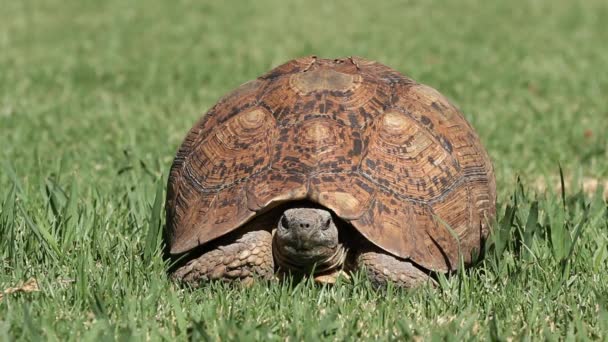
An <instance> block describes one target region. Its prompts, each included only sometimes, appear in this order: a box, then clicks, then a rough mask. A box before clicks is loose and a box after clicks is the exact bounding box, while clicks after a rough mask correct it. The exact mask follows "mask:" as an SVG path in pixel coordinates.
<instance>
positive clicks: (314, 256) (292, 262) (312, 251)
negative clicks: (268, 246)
mask: <svg viewBox="0 0 608 342" xmlns="http://www.w3.org/2000/svg"><path fill="white" fill-rule="evenodd" d="M273 250H274V255H275V258H276V260H277V263H278V264H279V266H281V267H282V268H285V269H288V270H290V271H296V272H309V271H311V270H312V269H315V273H318V272H321V271H324V270H327V269H329V268H335V267H337V266H340V265H341V264H342V262H343V261H344V260H343V257H345V255H346V252H345V250H344V248H343V247H342V245H341V244H340V241H339V240H338V228H337V227H336V224H335V223H334V220H333V218H332V215H331V213H330V212H329V211H328V210H325V209H316V208H291V209H287V210H285V211H284V212H283V215H282V216H281V219H280V220H279V222H278V226H277V229H276V232H275V235H274V243H273Z"/></svg>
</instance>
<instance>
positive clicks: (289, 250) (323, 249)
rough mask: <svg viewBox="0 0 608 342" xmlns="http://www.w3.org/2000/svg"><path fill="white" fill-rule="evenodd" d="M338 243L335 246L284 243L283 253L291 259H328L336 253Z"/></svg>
mask: <svg viewBox="0 0 608 342" xmlns="http://www.w3.org/2000/svg"><path fill="white" fill-rule="evenodd" d="M337 247H338V245H337V244H336V245H333V246H313V247H307V246H290V245H284V246H283V247H282V249H283V251H282V253H281V254H283V255H285V256H288V257H289V258H291V259H300V260H303V261H304V260H306V261H309V262H315V261H319V260H323V259H327V258H328V257H330V256H332V255H333V254H335V253H336V248H337Z"/></svg>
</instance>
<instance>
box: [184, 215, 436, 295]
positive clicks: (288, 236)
mask: <svg viewBox="0 0 608 342" xmlns="http://www.w3.org/2000/svg"><path fill="white" fill-rule="evenodd" d="M264 228H274V227H271V226H270V227H269V226H268V223H265V224H259V223H252V224H250V226H249V227H246V228H245V231H246V233H244V234H243V235H241V236H240V237H238V238H237V239H236V240H235V241H234V242H233V243H229V244H226V245H222V246H219V247H217V248H215V249H213V250H210V251H208V252H205V253H203V254H202V255H200V256H199V257H197V258H195V259H192V260H190V261H189V262H187V263H186V264H185V265H183V266H181V267H179V268H178V269H177V270H176V271H175V272H174V274H173V277H174V278H175V279H178V280H182V281H184V282H187V283H191V284H193V285H198V284H199V283H201V282H208V281H210V280H224V281H234V280H238V281H240V282H242V283H243V284H246V285H248V284H251V283H252V282H253V280H254V278H256V277H257V278H261V279H272V278H273V275H274V272H275V269H278V270H279V271H280V272H284V273H294V274H300V275H303V274H308V273H309V272H311V271H312V270H315V275H316V277H315V279H316V280H317V282H320V283H335V281H336V278H337V277H339V276H340V275H345V272H344V271H343V269H346V270H347V271H355V270H356V269H363V270H364V272H365V273H366V274H367V276H368V278H369V279H370V280H371V281H372V283H373V284H374V285H375V286H377V287H385V286H387V285H388V283H389V282H392V283H394V285H395V286H398V287H404V288H412V287H416V286H418V285H420V284H422V283H425V282H431V283H434V281H433V280H432V278H431V277H430V276H429V275H428V274H426V273H425V272H423V271H422V270H420V269H419V268H417V267H416V266H414V265H413V264H412V263H410V262H409V261H407V260H400V259H398V258H396V257H394V256H391V255H389V254H386V253H384V252H382V251H380V250H371V249H365V250H353V249H351V250H347V249H346V248H345V247H344V246H343V245H342V244H341V243H340V241H339V240H338V228H337V227H336V225H335V223H334V222H333V218H332V215H331V213H330V212H329V211H327V210H325V209H314V208H292V209H287V210H286V211H285V212H284V213H283V215H282V216H281V218H280V220H279V222H278V224H277V226H276V228H275V229H274V237H273V235H272V234H271V233H270V230H271V229H264ZM347 253H355V254H354V258H353V259H354V262H351V263H345V259H346V254H347ZM351 260H352V259H351ZM275 266H276V267H275ZM347 278H348V276H347Z"/></svg>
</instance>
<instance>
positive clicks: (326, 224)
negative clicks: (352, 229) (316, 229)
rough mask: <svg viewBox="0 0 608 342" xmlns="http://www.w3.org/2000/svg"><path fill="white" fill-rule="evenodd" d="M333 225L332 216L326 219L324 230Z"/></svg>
mask: <svg viewBox="0 0 608 342" xmlns="http://www.w3.org/2000/svg"><path fill="white" fill-rule="evenodd" d="M330 225H331V217H329V218H328V219H327V220H326V221H325V224H323V230H326V229H327V228H329V226H330Z"/></svg>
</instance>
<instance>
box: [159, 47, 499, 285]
mask: <svg viewBox="0 0 608 342" xmlns="http://www.w3.org/2000/svg"><path fill="white" fill-rule="evenodd" d="M166 210H167V225H166V230H165V237H166V240H167V245H168V249H169V251H170V254H171V255H173V256H176V255H177V256H180V255H183V254H184V253H186V252H189V254H187V256H186V257H185V259H183V262H182V263H181V264H178V266H177V267H175V269H174V270H173V271H172V276H173V277H174V278H176V279H179V280H182V281H185V282H189V283H193V284H199V283H200V282H205V281H208V280H213V279H222V280H240V281H242V282H244V283H251V282H252V280H253V279H260V278H261V279H270V278H273V277H274V276H275V274H285V273H287V272H288V273H292V274H300V275H302V274H306V273H308V274H310V273H311V272H313V273H314V275H315V276H316V277H317V279H319V281H322V282H332V281H333V279H335V278H334V277H333V275H335V274H338V273H339V272H340V273H341V274H348V271H354V270H357V269H362V270H364V271H363V272H365V273H366V274H367V275H368V277H369V278H370V279H371V280H372V282H373V283H374V284H376V285H378V286H383V285H386V284H388V283H389V282H393V283H395V285H397V286H402V287H413V286H416V285H418V284H420V283H423V282H425V281H432V278H433V276H434V275H435V274H437V273H438V272H442V273H446V272H451V271H454V270H456V269H457V268H458V265H459V262H460V260H463V262H464V264H465V265H467V264H470V263H471V261H472V255H474V254H475V253H476V251H479V250H480V246H481V244H482V243H483V241H484V239H485V238H486V237H487V235H488V233H489V230H490V225H489V223H490V222H491V221H492V220H493V218H494V216H495V212H496V184H495V178H494V172H493V168H492V164H491V162H490V159H489V157H488V154H487V152H486V151H485V149H484V148H483V146H482V145H481V143H480V141H479V138H478V136H477V134H476V133H475V131H474V130H473V128H472V127H471V126H470V124H469V123H468V122H467V121H466V120H465V119H464V117H463V115H462V114H461V113H460V112H459V110H458V109H457V108H455V107H454V106H453V105H452V104H450V103H449V102H448V100H446V98H445V97H444V96H442V95H441V94H440V93H438V92H437V91H436V90H434V89H432V88H430V87H428V86H425V85H422V84H419V83H416V82H415V81H414V80H412V79H410V78H408V77H406V76H403V75H402V74H400V73H399V72H397V71H395V70H394V69H391V68H389V67H387V66H385V65H383V64H380V63H377V62H374V61H370V60H366V59H363V58H359V57H349V58H341V59H321V58H317V57H315V56H311V57H305V58H299V59H295V60H292V61H289V62H287V63H285V64H283V65H280V66H279V67H277V68H275V69H273V70H271V71H270V72H268V73H267V74H265V75H263V76H261V77H259V78H257V79H255V80H253V81H250V82H247V83H245V84H243V85H241V86H240V87H238V88H237V89H236V90H234V91H232V92H231V93H229V94H228V95H226V96H225V97H223V98H222V99H221V100H220V101H219V102H218V103H217V104H215V105H214V106H213V107H212V108H211V109H210V110H209V111H208V112H207V114H206V115H205V116H204V117H203V118H202V119H200V121H198V122H197V123H196V124H195V125H194V127H193V128H192V129H191V130H190V132H189V133H188V134H187V136H186V138H185V140H184V141H183V143H182V145H181V147H180V148H179V151H178V152H177V156H176V157H175V160H174V162H173V165H172V167H171V172H170V176H169V182H168V192H167V202H166ZM461 258H462V259H461ZM277 272H279V273H277Z"/></svg>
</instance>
